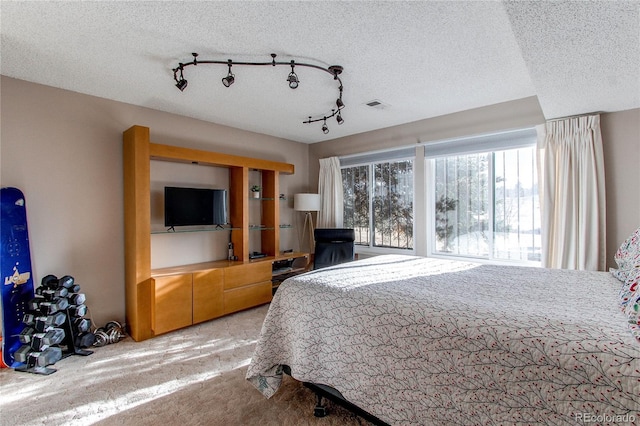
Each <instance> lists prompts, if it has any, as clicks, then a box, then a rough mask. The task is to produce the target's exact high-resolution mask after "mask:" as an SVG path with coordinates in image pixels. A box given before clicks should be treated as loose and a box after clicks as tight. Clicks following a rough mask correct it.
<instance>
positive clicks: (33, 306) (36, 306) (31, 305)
mask: <svg viewBox="0 0 640 426" xmlns="http://www.w3.org/2000/svg"><path fill="white" fill-rule="evenodd" d="M42 302H46V300H45V299H44V297H42V296H36V297H34V298H33V299H31V300H29V301H28V302H27V309H29V310H30V311H39V310H40V304H41V303H42Z"/></svg>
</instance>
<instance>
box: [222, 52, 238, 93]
mask: <svg viewBox="0 0 640 426" xmlns="http://www.w3.org/2000/svg"><path fill="white" fill-rule="evenodd" d="M227 63H228V64H229V73H228V74H227V76H226V77H224V78H223V79H222V84H224V87H229V86H231V85H232V84H233V82H234V81H236V77H235V76H234V75H233V73H232V72H231V59H229V60H228V61H227Z"/></svg>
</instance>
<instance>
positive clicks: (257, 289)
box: [224, 280, 271, 314]
mask: <svg viewBox="0 0 640 426" xmlns="http://www.w3.org/2000/svg"><path fill="white" fill-rule="evenodd" d="M269 302H271V280H269V281H265V282H261V283H258V284H252V285H247V286H244V287H239V288H234V289H232V290H227V291H225V292H224V313H225V314H230V313H232V312H237V311H241V310H243V309H247V308H251V307H253V306H258V305H262V304H264V303H269Z"/></svg>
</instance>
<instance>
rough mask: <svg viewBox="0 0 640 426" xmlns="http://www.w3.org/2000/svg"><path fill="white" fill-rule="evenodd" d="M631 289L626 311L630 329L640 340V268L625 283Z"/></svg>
mask: <svg viewBox="0 0 640 426" xmlns="http://www.w3.org/2000/svg"><path fill="white" fill-rule="evenodd" d="M625 286H626V287H628V288H629V289H630V290H631V289H634V290H633V291H630V292H629V294H628V296H627V300H626V302H625V304H624V305H623V308H624V313H625V315H626V317H627V320H628V322H629V329H630V330H631V334H632V335H633V337H635V338H636V340H638V342H640V268H636V269H635V273H634V274H633V275H631V277H630V278H629V279H628V280H627V282H626V283H625Z"/></svg>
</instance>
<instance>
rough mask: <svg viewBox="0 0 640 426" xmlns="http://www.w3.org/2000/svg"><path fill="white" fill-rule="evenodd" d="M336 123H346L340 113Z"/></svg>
mask: <svg viewBox="0 0 640 426" xmlns="http://www.w3.org/2000/svg"><path fill="white" fill-rule="evenodd" d="M336 121H337V122H338V124H342V123H344V120H343V119H342V116H341V115H340V113H338V115H336Z"/></svg>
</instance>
